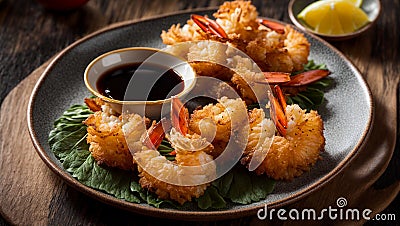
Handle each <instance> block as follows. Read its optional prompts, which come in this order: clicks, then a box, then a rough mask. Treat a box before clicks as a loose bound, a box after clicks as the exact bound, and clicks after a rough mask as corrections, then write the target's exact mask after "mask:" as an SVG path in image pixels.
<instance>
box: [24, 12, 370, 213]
mask: <svg viewBox="0 0 400 226" xmlns="http://www.w3.org/2000/svg"><path fill="white" fill-rule="evenodd" d="M196 13H198V14H208V15H211V12H210V11H208V13H207V11H196ZM189 17H190V12H184V13H180V14H173V15H168V16H164V17H158V18H152V19H147V20H142V21H136V22H126V23H122V24H118V25H115V26H113V27H111V28H107V29H105V30H101V31H98V32H95V33H94V34H91V35H89V36H87V37H85V38H83V39H81V40H79V41H77V42H76V43H74V44H72V45H71V46H69V47H68V48H66V49H65V50H64V51H62V52H61V53H60V54H59V55H58V56H57V57H56V58H55V59H54V60H53V62H52V63H51V64H50V65H49V67H48V68H47V69H46V71H45V72H44V73H43V75H42V76H41V78H40V79H39V81H38V83H37V85H36V87H35V89H34V90H33V93H32V96H31V100H30V103H29V109H28V126H29V131H30V135H31V137H32V141H33V144H34V146H35V148H36V150H37V152H38V153H39V155H40V157H41V158H42V159H43V161H44V162H45V163H46V164H47V165H48V166H49V168H50V169H51V170H53V171H54V172H55V173H56V174H58V175H59V176H60V177H61V178H63V179H64V180H65V181H66V182H67V183H68V184H70V185H71V186H72V187H74V188H75V189H77V190H79V191H81V192H83V193H85V194H87V195H90V196H92V197H94V198H97V199H99V200H101V201H103V202H105V203H108V204H110V205H113V206H118V207H120V208H123V209H127V210H130V211H134V212H139V213H141V214H147V215H153V216H154V215H156V216H158V217H167V218H179V219H191V220H194V219H201V218H203V219H204V217H205V216H206V217H207V219H222V218H234V217H240V216H245V215H252V214H256V212H257V210H258V209H260V208H261V207H264V204H268V208H277V207H280V206H283V205H286V204H289V203H292V202H294V201H296V200H299V199H300V198H303V197H304V196H306V195H308V194H310V193H312V192H314V191H316V190H317V188H319V187H321V186H322V185H324V184H325V183H326V182H327V181H329V180H330V179H332V178H333V177H334V176H335V175H337V173H338V172H340V171H341V170H342V169H343V167H344V166H345V165H346V164H348V163H349V162H351V160H352V157H354V155H355V154H356V153H357V151H358V149H360V148H361V146H362V144H363V142H364V140H365V139H366V137H367V135H368V131H369V130H370V127H371V122H372V119H373V117H372V115H373V104H372V99H371V93H370V91H369V89H368V87H367V84H366V82H365V81H364V79H363V78H362V76H361V74H360V72H359V71H358V70H357V69H356V68H355V67H354V66H353V65H352V63H351V62H350V61H349V60H347V59H346V58H345V57H344V56H343V55H342V54H341V53H340V52H339V51H337V50H336V49H335V48H334V47H332V46H331V45H329V44H328V43H326V42H325V41H323V40H322V39H320V38H317V37H316V36H313V35H309V34H306V37H307V38H308V40H309V41H310V43H311V53H310V57H309V58H310V59H313V60H314V61H315V62H316V63H324V64H326V65H327V66H328V68H329V69H330V70H331V71H332V72H333V74H332V75H331V77H332V78H333V79H334V84H333V86H332V87H331V88H330V89H328V90H327V91H326V95H325V97H326V100H327V101H326V103H325V105H324V106H322V107H321V108H320V109H318V110H319V113H320V114H321V115H322V118H323V120H324V123H325V132H324V133H325V136H326V150H325V152H323V153H322V157H323V160H321V161H318V162H317V163H316V165H315V166H314V167H312V169H311V171H310V172H307V173H305V174H303V175H302V176H300V177H299V178H297V179H294V180H293V181H291V182H278V183H277V184H276V187H275V190H274V191H273V193H272V194H271V195H269V196H268V197H267V198H266V199H265V200H263V201H260V202H256V203H253V204H249V205H234V204H232V205H230V206H228V208H227V209H224V210H218V211H202V210H200V209H185V210H177V209H165V208H163V209H157V208H154V207H152V206H149V205H147V204H134V203H130V202H126V201H123V200H120V199H117V198H114V197H113V196H111V195H108V194H105V193H103V192H100V191H97V190H94V189H92V188H89V187H86V186H85V185H83V184H81V183H80V182H79V181H77V180H76V179H74V178H73V177H72V176H71V175H70V174H69V173H67V172H66V171H65V170H64V169H63V167H62V165H61V164H60V162H59V161H58V160H57V159H56V157H55V156H54V155H53V153H52V152H51V151H50V148H49V145H48V143H47V139H48V134H49V132H50V130H51V129H52V127H53V122H54V120H55V119H57V118H58V117H60V116H61V115H62V113H63V112H64V111H65V110H66V109H67V108H69V107H70V106H71V105H73V104H82V103H83V98H84V97H88V96H90V95H91V94H90V93H89V91H88V90H87V89H86V87H85V84H84V82H83V72H84V70H85V68H86V66H87V65H88V64H89V63H90V62H91V61H92V60H93V59H94V58H96V57H97V56H99V55H101V54H103V53H105V52H108V51H111V50H115V49H119V48H124V47H131V46H147V47H156V48H163V47H164V45H163V44H162V42H161V38H160V33H161V31H162V30H166V29H168V28H169V27H170V26H171V24H176V23H181V24H182V23H185V22H186V20H187V19H188V18H189Z"/></svg>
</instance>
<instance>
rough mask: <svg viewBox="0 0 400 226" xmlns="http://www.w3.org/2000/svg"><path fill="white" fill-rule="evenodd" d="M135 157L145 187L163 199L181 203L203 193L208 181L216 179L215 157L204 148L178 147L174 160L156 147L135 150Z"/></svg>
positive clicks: (141, 181)
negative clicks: (136, 151)
mask: <svg viewBox="0 0 400 226" xmlns="http://www.w3.org/2000/svg"><path fill="white" fill-rule="evenodd" d="M184 142H186V141H183V143H184ZM207 147H208V146H207ZM134 159H135V161H136V163H137V165H138V170H139V177H140V179H139V183H140V185H141V186H142V187H143V188H144V189H147V190H150V191H152V192H154V193H156V194H157V196H158V197H159V198H161V199H170V200H175V201H177V202H178V203H180V204H183V203H185V202H188V201H191V200H192V198H198V197H200V196H201V195H203V194H204V191H205V190H206V189H207V187H208V186H209V185H210V183H209V182H210V181H212V180H213V179H215V171H216V169H215V164H214V163H213V162H212V160H213V159H212V157H211V156H210V155H208V154H206V153H205V152H204V151H203V150H198V151H183V150H178V149H177V154H176V158H175V163H173V162H171V161H169V160H167V159H166V158H165V157H164V156H161V155H160V153H159V152H158V151H156V150H146V151H142V152H138V153H135V155H134ZM190 166H194V167H195V168H190ZM196 166H198V167H196ZM188 167H189V168H188Z"/></svg>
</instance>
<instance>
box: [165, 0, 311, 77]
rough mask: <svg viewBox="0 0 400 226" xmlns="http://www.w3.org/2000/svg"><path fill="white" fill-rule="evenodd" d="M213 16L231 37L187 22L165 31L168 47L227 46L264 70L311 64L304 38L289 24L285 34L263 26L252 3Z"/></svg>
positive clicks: (230, 6)
mask: <svg viewBox="0 0 400 226" xmlns="http://www.w3.org/2000/svg"><path fill="white" fill-rule="evenodd" d="M213 15H214V17H215V18H216V22H217V23H218V24H219V25H220V26H221V28H222V29H223V30H224V31H225V32H226V34H227V36H228V38H220V37H218V36H217V35H213V34H210V33H206V32H204V31H203V30H201V29H200V27H199V26H198V25H197V24H195V23H194V22H193V20H188V22H187V24H185V25H184V26H183V27H181V26H180V25H179V24H178V25H172V26H171V28H170V29H169V30H168V32H166V31H163V32H162V34H161V37H162V39H163V42H164V43H165V44H167V45H173V44H176V43H180V42H186V41H199V40H213V41H218V42H224V43H228V44H230V45H232V46H234V47H236V48H238V49H240V50H241V51H243V52H245V53H246V54H247V55H248V56H250V57H251V58H252V59H253V60H254V61H255V62H256V63H257V64H258V66H259V67H260V68H261V70H262V71H280V72H294V71H299V70H302V69H303V65H304V64H305V63H307V61H308V55H309V51H310V48H309V47H310V43H309V42H308V41H307V39H306V38H305V37H304V35H303V34H301V33H300V32H297V31H296V30H294V29H293V28H292V27H291V26H290V25H287V26H286V27H284V29H283V30H284V32H283V34H280V33H278V32H276V31H273V30H271V29H269V28H267V27H265V26H263V25H260V24H259V22H258V21H257V17H258V13H257V11H256V8H255V7H254V6H253V5H251V2H250V1H232V2H225V3H224V4H223V5H221V6H220V8H219V9H218V11H217V12H216V13H214V14H213ZM210 57H211V56H210Z"/></svg>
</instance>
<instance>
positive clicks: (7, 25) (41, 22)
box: [0, 0, 400, 225]
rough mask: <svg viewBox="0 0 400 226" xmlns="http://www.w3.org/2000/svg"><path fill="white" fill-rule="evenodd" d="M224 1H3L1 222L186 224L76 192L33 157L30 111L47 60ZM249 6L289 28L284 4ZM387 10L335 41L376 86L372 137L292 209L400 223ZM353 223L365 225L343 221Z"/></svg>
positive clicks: (396, 7)
mask: <svg viewBox="0 0 400 226" xmlns="http://www.w3.org/2000/svg"><path fill="white" fill-rule="evenodd" d="M222 2H223V1H216V0H197V1H191V0H170V1H162V0H153V1H142V0H136V1H131V0H118V1H107V0H91V1H89V2H88V4H86V5H85V6H84V7H81V8H79V9H78V10H74V11H69V12H52V11H46V10H44V9H43V8H42V7H41V6H40V5H38V4H37V3H36V2H35V1H24V0H4V1H3V2H2V3H0V100H1V103H2V108H1V113H0V117H1V120H0V123H1V124H0V125H1V127H0V144H1V145H0V214H1V215H2V218H0V225H1V224H5V223H6V222H8V223H11V224H19V225H21V224H22V225H32V224H40V225H43V224H49V225H76V224H95V225H108V224H110V225H114V224H123V225H125V224H129V225H136V224H137V225H144V224H149V225H152V224H161V223H162V224H174V225H185V224H187V222H182V221H174V220H164V219H157V218H150V217H146V216H142V215H138V214H134V213H131V212H127V211H124V210H120V209H117V208H114V207H111V206H108V205H107V204H104V203H100V202H98V201H96V200H94V199H92V198H90V197H87V196H85V195H84V194H81V193H80V192H78V191H75V190H74V189H72V188H70V187H69V186H68V185H66V184H65V183H64V182H63V181H62V180H61V179H60V178H58V177H57V176H56V175H55V174H53V173H52V172H51V171H50V170H49V169H48V168H47V167H46V165H45V164H44V163H43V162H42V161H41V159H40V158H39V157H38V155H37V154H36V152H35V151H34V148H33V146H32V144H31V143H30V139H29V135H28V132H27V126H26V106H27V100H28V97H29V94H30V92H31V90H32V88H33V86H34V84H35V82H36V80H37V79H38V77H39V76H40V74H41V72H42V71H43V70H44V68H45V66H46V64H45V63H46V62H47V61H48V60H49V59H50V58H51V57H52V56H54V55H55V54H57V53H58V52H59V51H61V50H62V49H63V48H65V47H66V46H68V45H69V44H71V43H72V42H74V41H76V40H78V39H79V38H82V37H83V36H85V35H87V34H89V33H91V32H94V31H96V30H98V29H100V28H103V27H105V26H107V25H109V24H112V23H115V22H119V21H125V20H132V19H139V18H145V17H150V16H153V15H159V14H163V13H171V12H175V11H179V10H184V9H192V8H200V7H209V6H217V5H219V4H221V3H222ZM253 3H254V4H255V5H256V6H257V8H258V9H259V12H260V15H261V16H266V17H271V18H275V19H278V20H282V21H285V22H289V19H288V14H287V3H288V0H268V1H261V0H260V1H254V2H253ZM382 6H383V12H382V14H381V17H380V18H379V20H378V22H377V24H376V25H375V26H374V27H373V28H372V29H371V30H370V31H368V32H367V33H366V34H364V35H362V36H360V37H358V38H355V39H352V40H348V41H343V42H337V43H332V44H333V45H334V46H336V47H337V48H338V49H339V50H341V51H342V52H343V53H344V54H345V55H346V56H347V57H349V58H350V59H351V60H352V62H353V63H354V64H355V65H356V66H357V67H358V68H359V69H360V71H361V73H362V74H363V75H364V77H365V79H366V80H367V82H368V84H369V86H370V88H371V91H372V94H373V97H374V101H375V107H376V110H375V118H376V120H375V124H374V128H373V130H372V131H371V140H369V141H368V142H367V144H366V147H365V148H364V149H363V150H362V152H361V153H362V154H359V155H358V156H357V157H356V158H355V159H354V161H353V162H352V164H351V165H349V166H348V167H347V168H346V169H345V170H344V171H343V172H342V173H340V174H339V175H338V176H337V177H336V178H335V179H334V180H332V181H331V182H330V183H328V184H327V185H326V186H325V187H323V188H322V189H320V190H319V191H318V192H316V193H314V194H312V195H310V196H308V197H306V198H304V199H302V200H300V201H298V202H296V203H294V204H292V205H290V206H288V207H287V208H307V207H315V208H326V207H328V206H329V205H332V203H334V202H335V200H336V199H337V198H338V197H340V196H339V195H346V196H345V197H348V198H349V199H350V200H351V201H352V204H353V206H357V207H359V208H367V207H370V208H371V209H372V210H373V213H374V214H375V213H379V212H381V211H383V213H395V214H396V217H397V219H399V218H400V212H399V209H400V208H399V207H398V206H399V203H400V201H399V197H397V199H395V197H396V195H397V194H398V191H399V187H400V182H399V181H400V176H399V171H400V167H399V166H400V164H399V162H400V155H399V150H398V148H396V149H395V143H396V140H397V139H398V138H397V137H398V136H397V128H398V127H397V110H396V109H397V107H396V106H397V95H396V94H397V85H398V81H399V71H400V66H399V62H400V52H399V48H400V45H399V37H400V35H399V32H398V28H399V27H400V17H399V16H398V12H399V11H400V4H399V1H386V0H385V1H382ZM43 64H44V65H43ZM6 96H7V97H6ZM354 104H357V103H354ZM349 110H351V109H349ZM393 150H395V151H394V155H393V157H392V153H393ZM390 159H391V161H390V162H389V160H390ZM385 170H386V171H385ZM355 174H360V175H355ZM342 181H347V182H342ZM393 200H395V201H393ZM390 203H391V205H390V206H389V207H388V205H389V204H390ZM266 223H267V222H261V221H258V220H257V218H256V217H255V216H249V217H245V218H240V219H233V220H225V221H221V222H218V224H222V225H256V224H260V225H261V224H266ZM273 223H276V224H285V225H286V224H291V223H294V224H296V223H297V224H298V223H299V222H273ZM317 223H329V222H323V221H320V222H317ZM341 223H343V222H341ZM349 223H351V224H353V223H362V222H344V223H343V224H349ZM392 223H393V222H392ZM191 224H194V225H207V224H209V223H207V222H192V223H191ZM370 224H372V223H370Z"/></svg>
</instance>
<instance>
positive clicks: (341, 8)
mask: <svg viewBox="0 0 400 226" xmlns="http://www.w3.org/2000/svg"><path fill="white" fill-rule="evenodd" d="M297 17H298V18H299V19H301V20H303V21H304V22H305V23H306V24H307V25H308V26H310V27H311V28H312V29H313V30H315V31H316V32H318V33H321V34H328V35H342V34H347V33H351V32H354V31H356V30H358V29H360V28H361V27H363V26H364V25H366V24H367V23H369V22H370V21H369V19H368V16H367V15H366V14H365V12H364V11H362V10H361V9H360V8H358V7H356V6H355V5H354V4H353V3H350V2H349V0H324V1H317V2H314V3H312V4H310V5H308V6H307V7H306V8H305V9H303V11H301V12H300V13H299V15H297Z"/></svg>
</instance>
